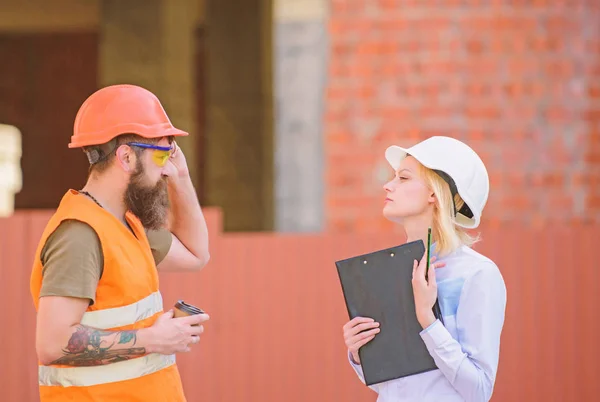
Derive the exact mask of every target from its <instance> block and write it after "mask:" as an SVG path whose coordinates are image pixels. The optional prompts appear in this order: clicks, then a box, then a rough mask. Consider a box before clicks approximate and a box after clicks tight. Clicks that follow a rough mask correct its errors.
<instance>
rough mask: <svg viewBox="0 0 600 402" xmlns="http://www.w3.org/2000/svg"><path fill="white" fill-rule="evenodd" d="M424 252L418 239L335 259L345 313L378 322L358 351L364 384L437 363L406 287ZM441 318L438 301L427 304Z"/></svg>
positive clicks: (370, 383)
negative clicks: (368, 340)
mask: <svg viewBox="0 0 600 402" xmlns="http://www.w3.org/2000/svg"><path fill="white" fill-rule="evenodd" d="M424 254H425V246H424V244H423V241H421V240H417V241H414V242H410V243H406V244H403V245H400V246H396V247H391V248H386V249H383V250H378V251H375V252H372V253H368V254H363V255H359V256H356V257H352V258H348V259H345V260H340V261H336V263H335V265H336V267H337V271H338V276H339V279H340V283H341V286H342V292H343V294H344V299H345V302H346V308H347V310H348V315H349V317H350V319H352V318H354V317H357V316H361V317H370V318H373V319H374V320H375V321H376V322H379V324H380V329H381V331H380V332H379V333H378V334H377V335H376V336H375V338H374V339H373V340H371V341H370V342H369V343H367V344H366V345H364V346H363V347H361V348H360V349H359V351H358V354H359V356H360V361H361V366H362V369H363V373H364V377H365V383H366V385H373V384H378V383H381V382H384V381H389V380H393V379H396V378H402V377H407V376H410V375H414V374H419V373H423V372H426V371H431V370H435V369H437V366H436V365H435V362H434V360H433V358H432V357H431V355H430V354H429V352H428V351H427V348H426V347H425V343H424V342H423V340H422V339H421V336H420V332H421V331H422V330H423V328H422V327H421V325H420V324H419V322H418V321H417V314H416V312H415V301H414V294H413V290H412V270H413V263H414V260H417V261H420V260H421V258H423V255H424ZM433 312H434V315H435V316H436V318H438V319H440V320H441V318H442V317H441V312H440V309H439V305H438V303H437V302H436V306H434V309H433Z"/></svg>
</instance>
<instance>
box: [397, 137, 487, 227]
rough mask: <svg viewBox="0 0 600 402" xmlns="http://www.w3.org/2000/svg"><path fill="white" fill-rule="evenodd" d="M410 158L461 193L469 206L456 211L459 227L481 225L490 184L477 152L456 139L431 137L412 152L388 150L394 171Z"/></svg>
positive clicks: (451, 188)
mask: <svg viewBox="0 0 600 402" xmlns="http://www.w3.org/2000/svg"><path fill="white" fill-rule="evenodd" d="M408 155H410V156H412V157H414V158H415V159H416V160H417V161H419V162H420V163H421V164H422V165H423V166H425V167H427V168H429V169H432V170H434V171H436V172H437V173H438V174H439V175H440V176H441V177H442V178H443V179H444V180H445V181H446V182H447V183H448V185H449V186H450V190H451V191H452V194H453V195H454V194H455V193H456V192H458V194H459V195H460V197H461V198H462V199H463V200H464V202H465V206H463V208H461V209H460V210H459V211H457V212H456V224H457V225H458V226H462V227H464V228H468V229H472V228H476V227H477V226H479V222H480V219H481V213H482V212H483V208H484V207H485V204H486V202H487V199H488V195H489V193H490V181H489V177H488V173H487V170H486V168H485V165H484V164H483V161H482V160H481V158H480V157H479V156H478V155H477V153H475V151H473V149H471V147H469V146H468V145H467V144H465V143H463V142H461V141H459V140H457V139H455V138H450V137H441V136H435V137H430V138H428V139H426V140H425V141H422V142H420V143H418V144H417V145H414V146H412V147H411V148H408V149H405V148H401V147H399V146H395V145H393V146H391V147H389V148H388V149H387V150H386V151H385V158H386V159H387V161H388V162H389V163H390V165H392V167H393V168H394V170H397V169H398V168H399V166H400V162H401V161H402V160H403V159H404V158H405V157H406V156H408Z"/></svg>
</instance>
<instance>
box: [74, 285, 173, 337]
mask: <svg viewBox="0 0 600 402" xmlns="http://www.w3.org/2000/svg"><path fill="white" fill-rule="evenodd" d="M162 308H163V301H162V296H161V294H160V292H154V293H152V294H151V295H149V296H147V297H144V298H143V299H142V300H140V301H137V302H135V303H132V304H129V305H127V306H123V307H114V308H107V309H105V310H96V311H88V312H87V313H85V314H84V315H83V318H82V319H81V324H83V325H87V326H88V327H93V328H98V329H108V328H116V327H123V326H125V325H131V324H135V323H136V322H138V321H141V320H143V319H146V318H148V317H152V316H153V315H154V314H156V313H158V312H160V311H161V310H162Z"/></svg>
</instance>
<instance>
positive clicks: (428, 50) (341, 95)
mask: <svg viewBox="0 0 600 402" xmlns="http://www.w3.org/2000/svg"><path fill="white" fill-rule="evenodd" d="M330 4H331V7H330V13H331V18H330V23H329V32H330V39H329V41H330V59H329V77H328V88H327V94H326V98H327V102H326V115H325V116H326V117H325V138H326V151H325V152H326V158H327V159H326V161H327V186H326V208H327V211H326V216H327V228H328V229H329V230H333V231H347V230H357V229H368V230H380V229H381V228H390V227H391V225H389V224H388V223H387V222H385V220H384V219H383V218H382V217H381V208H382V205H383V204H382V201H383V198H384V197H383V190H382V188H381V185H382V184H383V180H384V179H386V178H388V177H389V173H390V170H389V168H388V166H387V164H386V162H385V160H384V157H383V153H384V150H385V148H386V147H387V146H388V145H390V144H392V143H396V144H399V145H407V146H410V145H412V144H414V143H416V142H418V141H420V140H422V139H424V138H426V137H428V136H430V135H436V134H437V135H448V136H454V137H456V138H459V139H461V140H464V141H466V142H468V143H469V144H470V145H471V146H473V148H475V150H476V151H478V152H479V154H480V155H481V157H482V159H483V160H484V162H485V163H486V165H487V166H488V170H489V173H490V178H491V186H492V188H491V195H490V199H489V202H488V206H487V208H486V211H484V220H487V222H488V223H492V224H493V223H499V222H503V221H515V220H516V221H526V222H531V223H533V224H536V225H540V224H548V223H556V222H560V223H565V222H572V221H581V220H592V221H600V1H597V0H537V1H536V0H512V1H510V0H495V1H494V0H453V1H450V0H447V1H433V0H412V1H411V0H405V1H401V0H396V1H393V0H332V1H331V3H330Z"/></svg>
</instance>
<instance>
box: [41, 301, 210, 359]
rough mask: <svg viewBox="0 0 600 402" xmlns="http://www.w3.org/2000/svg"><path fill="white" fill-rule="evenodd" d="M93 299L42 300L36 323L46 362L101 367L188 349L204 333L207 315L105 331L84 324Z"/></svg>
mask: <svg viewBox="0 0 600 402" xmlns="http://www.w3.org/2000/svg"><path fill="white" fill-rule="evenodd" d="M88 305H89V300H88V299H79V298H73V297H59V296H47V297H42V298H40V304H39V309H38V315H37V325H36V349H37V353H38V359H39V360H40V362H41V363H42V364H44V365H49V364H61V365H69V366H98V365H103V364H109V363H115V362H119V361H123V360H129V359H133V358H136V357H140V356H143V355H145V354H147V353H162V354H172V353H175V352H185V351H189V347H188V344H190V343H191V344H193V343H197V342H198V341H199V340H200V338H199V335H200V333H202V331H203V327H202V325H197V326H192V325H195V324H200V323H201V322H203V321H206V320H207V319H208V316H207V315H197V316H190V317H182V318H172V317H173V314H172V312H167V313H165V314H163V315H162V316H161V317H159V318H158V319H157V320H156V323H155V324H154V325H153V326H152V327H149V328H143V329H139V330H130V331H104V330H101V329H97V328H91V327H88V326H85V325H82V324H81V318H82V317H83V314H84V313H85V311H86V310H87V307H88Z"/></svg>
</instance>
